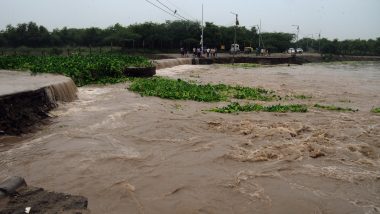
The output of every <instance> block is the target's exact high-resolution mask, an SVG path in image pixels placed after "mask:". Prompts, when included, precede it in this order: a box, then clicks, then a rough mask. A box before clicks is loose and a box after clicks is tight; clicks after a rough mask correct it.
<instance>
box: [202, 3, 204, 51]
mask: <svg viewBox="0 0 380 214" xmlns="http://www.w3.org/2000/svg"><path fill="white" fill-rule="evenodd" d="M203 28H204V27H203V4H202V35H201V51H202V53H203Z"/></svg>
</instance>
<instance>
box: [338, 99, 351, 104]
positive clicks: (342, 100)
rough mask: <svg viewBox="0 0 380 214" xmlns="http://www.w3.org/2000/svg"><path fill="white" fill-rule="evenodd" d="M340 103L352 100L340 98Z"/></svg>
mask: <svg viewBox="0 0 380 214" xmlns="http://www.w3.org/2000/svg"><path fill="white" fill-rule="evenodd" d="M338 101H339V102H340V103H351V102H352V101H351V100H349V99H341V100H338Z"/></svg>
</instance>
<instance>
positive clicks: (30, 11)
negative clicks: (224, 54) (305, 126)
mask: <svg viewBox="0 0 380 214" xmlns="http://www.w3.org/2000/svg"><path fill="white" fill-rule="evenodd" d="M149 1H151V2H153V3H155V4H157V5H160V4H159V2H158V1H157V0H149ZM159 1H160V2H162V3H163V4H165V5H166V6H167V7H169V8H170V9H172V10H177V11H178V13H179V14H181V15H182V16H184V17H186V18H188V19H191V20H194V19H197V20H200V19H201V15H202V12H201V5H202V3H203V4H204V19H205V21H209V22H214V23H215V24H217V25H225V26H230V25H233V24H234V16H233V15H232V14H231V13H230V12H231V11H233V12H236V13H238V14H239V19H240V24H241V25H243V26H246V27H251V26H253V25H256V24H259V22H260V20H261V22H262V29H263V31H266V32H290V33H294V32H295V31H296V28H295V27H292V25H299V26H300V37H304V36H309V37H311V34H313V36H314V37H317V34H318V32H320V31H321V32H322V37H326V38H329V39H334V38H338V39H340V40H342V39H356V38H361V39H369V38H377V37H380V0H265V1H264V0H159ZM160 6H161V7H162V8H164V6H162V5H160ZM165 9H166V8H165ZM165 20H176V18H175V17H173V16H171V15H169V14H166V13H164V12H163V11H161V10H159V9H158V8H156V7H154V6H153V5H151V4H149V3H148V2H147V1H146V0H0V29H5V27H6V25H8V24H12V25H16V24H18V23H24V22H29V21H33V22H36V23H37V24H39V25H44V26H45V27H47V28H48V29H49V30H52V29H54V28H62V27H64V26H67V27H75V28H84V27H92V26H94V27H101V28H105V27H108V26H110V25H113V24H115V23H120V24H122V25H129V24H133V23H141V22H146V21H152V22H164V21H165Z"/></svg>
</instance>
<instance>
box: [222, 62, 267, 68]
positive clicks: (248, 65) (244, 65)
mask: <svg viewBox="0 0 380 214" xmlns="http://www.w3.org/2000/svg"><path fill="white" fill-rule="evenodd" d="M225 65H226V66H228V67H232V68H244V69H249V68H257V67H260V66H261V65H260V64H256V63H235V64H225Z"/></svg>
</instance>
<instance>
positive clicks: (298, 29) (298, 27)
mask: <svg viewBox="0 0 380 214" xmlns="http://www.w3.org/2000/svg"><path fill="white" fill-rule="evenodd" d="M292 26H293V27H297V40H296V44H297V48H298V36H299V33H300V26H299V25H292Z"/></svg>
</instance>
